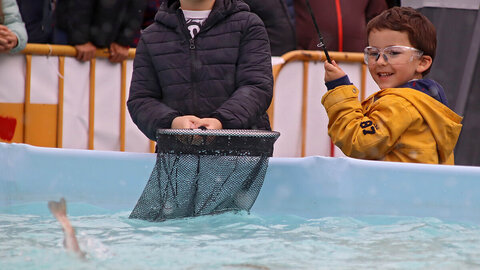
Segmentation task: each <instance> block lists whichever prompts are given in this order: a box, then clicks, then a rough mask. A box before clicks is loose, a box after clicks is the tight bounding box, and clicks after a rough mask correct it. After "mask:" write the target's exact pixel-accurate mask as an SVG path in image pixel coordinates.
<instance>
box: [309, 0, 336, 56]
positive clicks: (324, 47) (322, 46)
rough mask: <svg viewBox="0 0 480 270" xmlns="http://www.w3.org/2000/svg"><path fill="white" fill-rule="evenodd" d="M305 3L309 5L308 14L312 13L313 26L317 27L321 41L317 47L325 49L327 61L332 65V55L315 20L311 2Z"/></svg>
mask: <svg viewBox="0 0 480 270" xmlns="http://www.w3.org/2000/svg"><path fill="white" fill-rule="evenodd" d="M305 3H306V4H307V8H308V12H310V16H312V21H313V24H314V25H315V29H316V30H317V34H318V38H319V40H320V43H318V44H317V47H319V48H322V49H323V52H324V53H325V57H326V58H327V61H328V62H329V63H330V64H331V63H332V60H331V59H330V55H329V54H328V51H327V47H326V46H325V43H324V42H323V36H322V34H321V33H320V29H318V25H317V20H316V19H315V15H314V14H313V10H312V7H311V6H310V1H308V0H305Z"/></svg>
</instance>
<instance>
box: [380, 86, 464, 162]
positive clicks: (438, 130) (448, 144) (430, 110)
mask: <svg viewBox="0 0 480 270" xmlns="http://www.w3.org/2000/svg"><path fill="white" fill-rule="evenodd" d="M437 85H438V84H437ZM442 90H443V89H442ZM421 92H422V91H418V90H415V89H412V88H386V89H383V90H381V91H379V92H377V94H375V96H376V97H378V98H380V97H382V96H385V95H397V96H400V97H402V98H404V99H406V100H407V101H409V102H410V103H411V104H412V105H413V106H414V107H415V108H416V109H417V110H418V111H419V113H420V114H421V115H422V117H423V119H425V121H426V122H427V124H428V126H429V127H430V129H431V130H432V134H433V137H434V138H435V141H436V142H437V148H438V153H439V159H440V161H441V163H444V162H445V161H446V160H447V159H448V157H449V156H450V154H451V153H452V152H453V150H454V148H455V145H456V143H457V140H458V137H459V136H460V131H461V129H462V124H461V121H462V117H461V116H459V115H458V114H456V113H455V112H454V111H452V110H450V109H449V108H448V107H447V106H446V105H444V104H443V103H441V102H440V101H437V100H436V99H434V98H427V97H426V96H425V94H423V93H421Z"/></svg>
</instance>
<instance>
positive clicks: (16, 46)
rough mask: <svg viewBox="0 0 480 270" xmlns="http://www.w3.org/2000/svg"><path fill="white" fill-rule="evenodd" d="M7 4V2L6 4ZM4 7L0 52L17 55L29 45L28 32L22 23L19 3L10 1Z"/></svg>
mask: <svg viewBox="0 0 480 270" xmlns="http://www.w3.org/2000/svg"><path fill="white" fill-rule="evenodd" d="M4 3H5V2H4ZM6 3H7V4H6V5H5V6H3V13H4V26H6V27H5V28H6V29H5V28H2V29H1V30H0V31H1V32H2V33H0V39H2V42H0V43H2V44H0V52H2V49H3V51H4V52H6V51H9V52H10V53H16V52H19V51H21V50H23V49H24V48H25V46H26V44H27V30H26V29H25V24H24V23H23V21H22V17H21V15H20V11H19V9H18V5H17V2H15V1H9V2H6Z"/></svg>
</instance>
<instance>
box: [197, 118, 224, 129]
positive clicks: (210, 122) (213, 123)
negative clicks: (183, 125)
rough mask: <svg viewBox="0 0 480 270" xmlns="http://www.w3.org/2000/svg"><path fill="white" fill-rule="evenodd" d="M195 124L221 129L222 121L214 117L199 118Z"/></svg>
mask: <svg viewBox="0 0 480 270" xmlns="http://www.w3.org/2000/svg"><path fill="white" fill-rule="evenodd" d="M197 125H198V126H199V127H206V128H207V129H222V123H221V122H220V121H219V120H218V119H216V118H201V119H200V121H199V122H197Z"/></svg>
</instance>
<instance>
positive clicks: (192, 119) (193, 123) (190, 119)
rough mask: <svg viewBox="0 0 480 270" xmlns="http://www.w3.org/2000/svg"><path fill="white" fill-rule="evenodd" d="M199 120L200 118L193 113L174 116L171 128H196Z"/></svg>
mask: <svg viewBox="0 0 480 270" xmlns="http://www.w3.org/2000/svg"><path fill="white" fill-rule="evenodd" d="M199 121H200V118H198V117H196V116H194V115H184V116H178V117H175V119H173V121H172V128H173V129H182V128H191V129H196V128H198V127H199V125H197V123H198V122H199Z"/></svg>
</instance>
